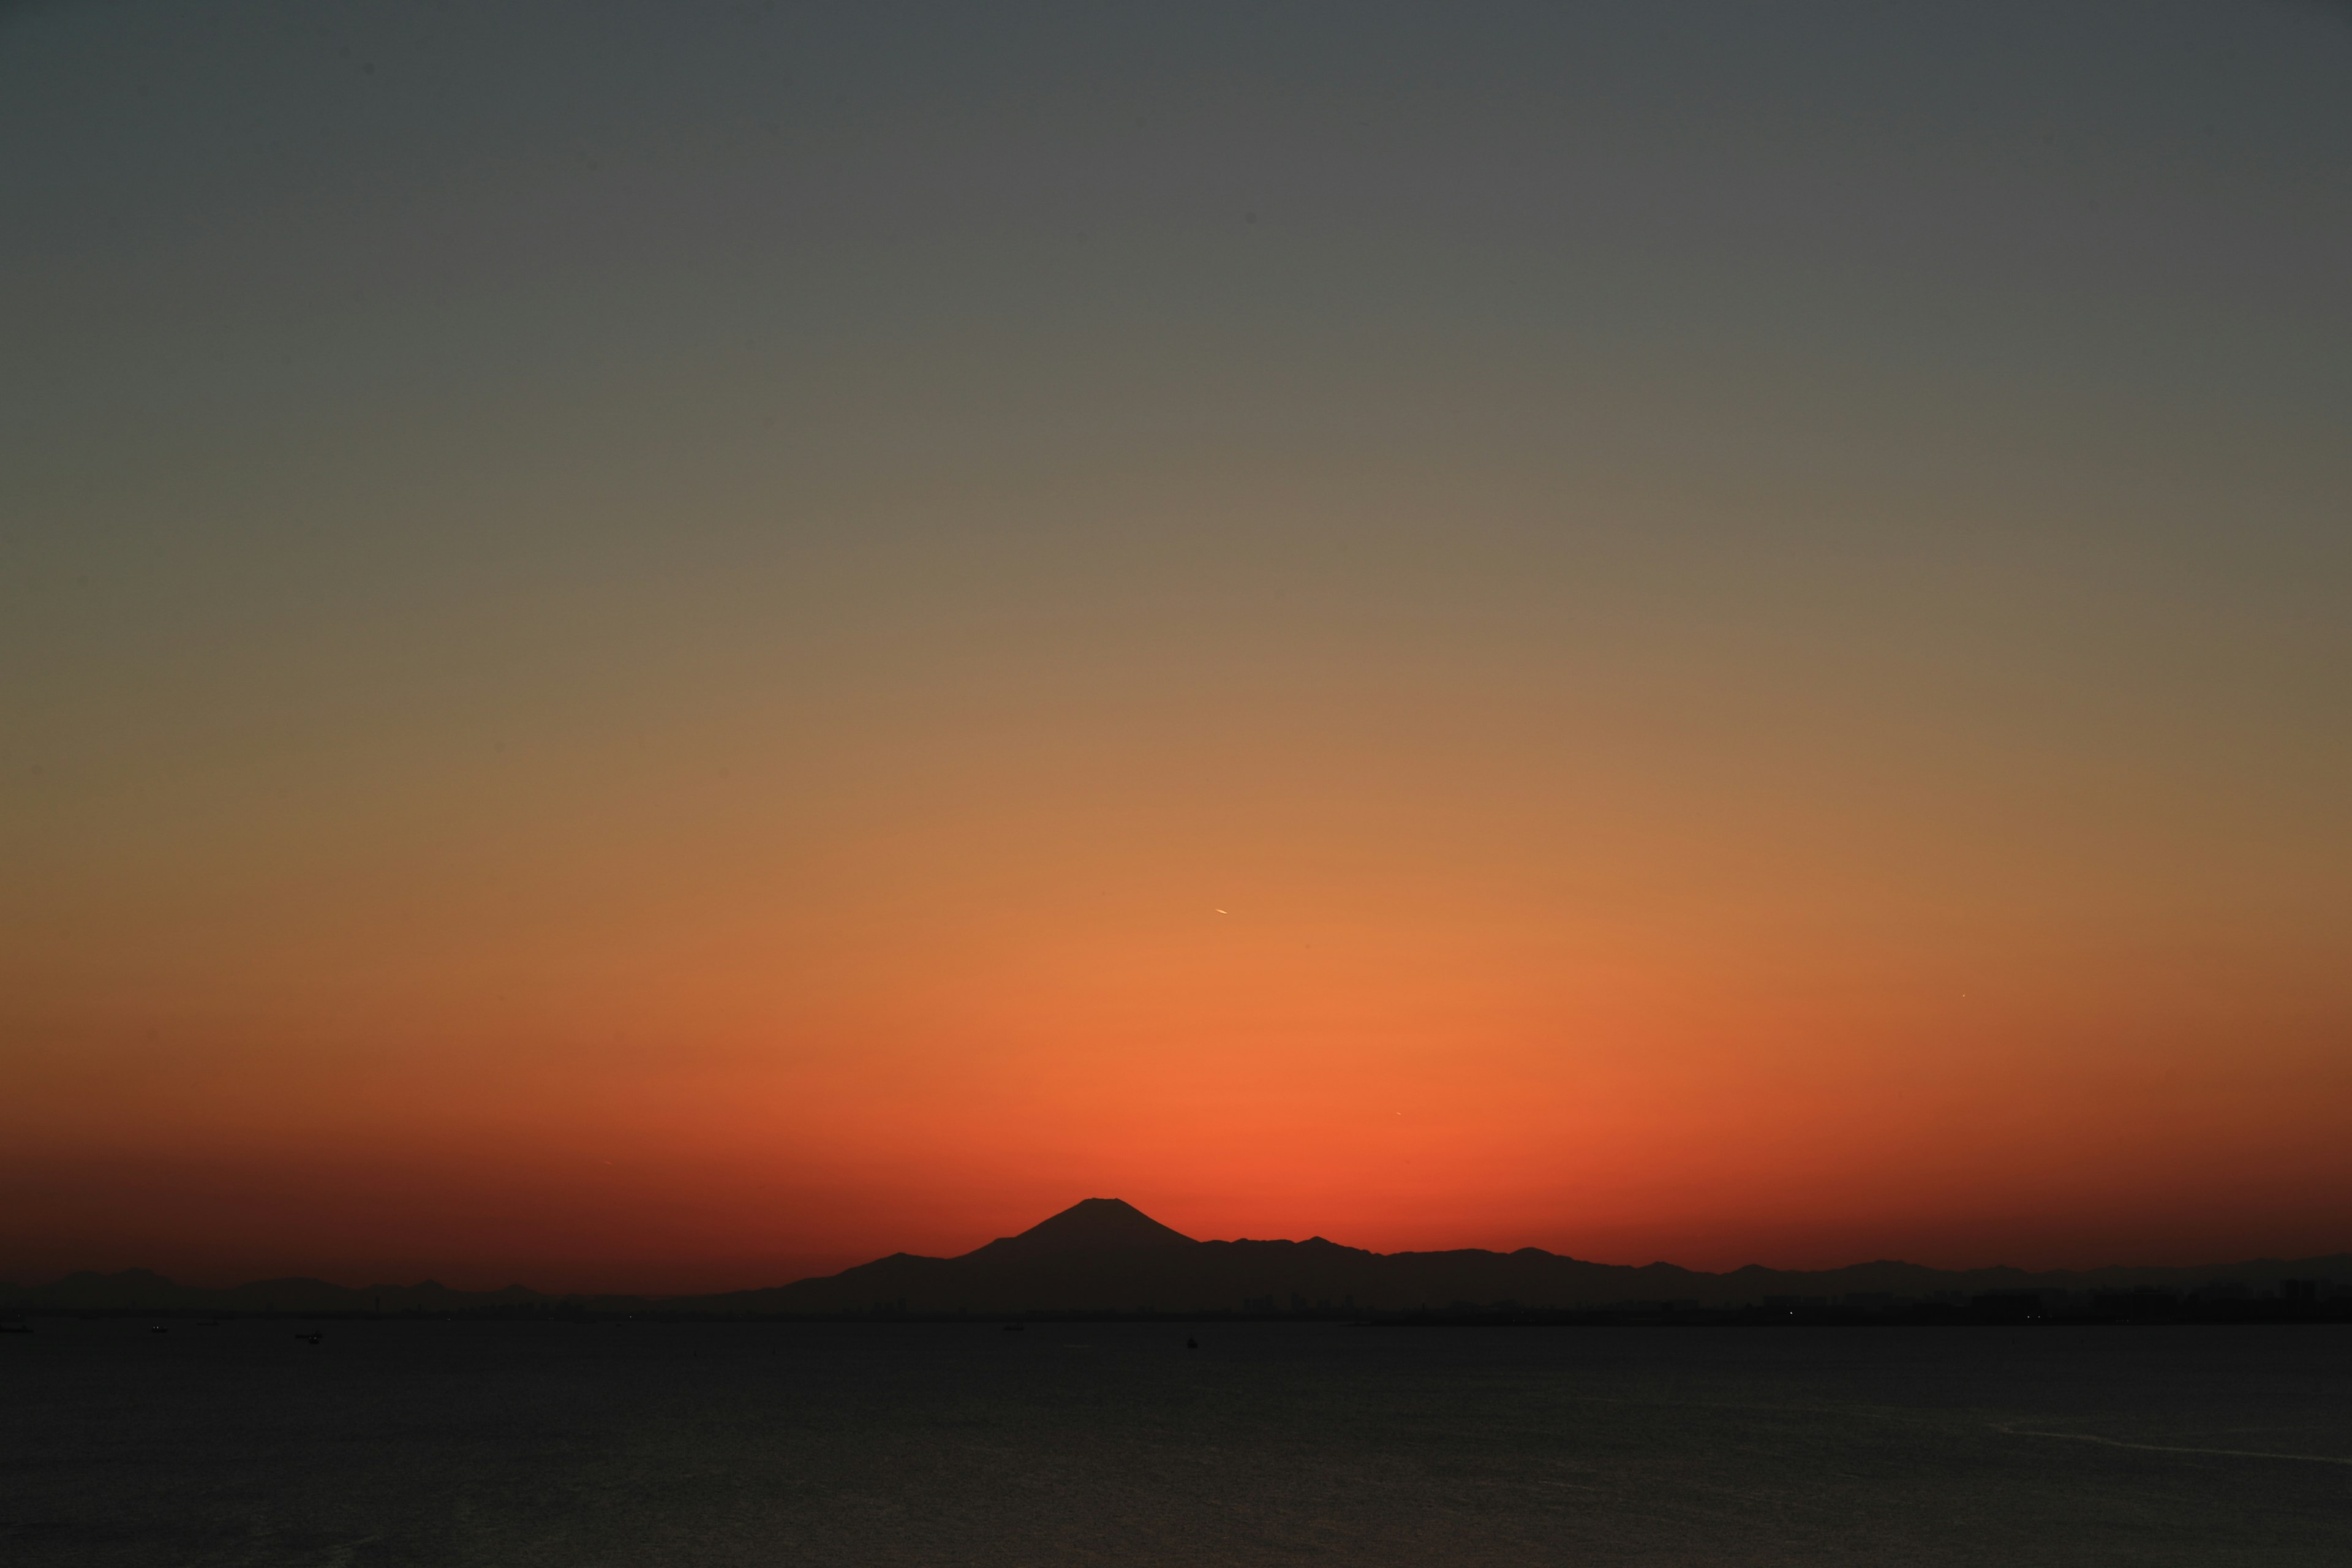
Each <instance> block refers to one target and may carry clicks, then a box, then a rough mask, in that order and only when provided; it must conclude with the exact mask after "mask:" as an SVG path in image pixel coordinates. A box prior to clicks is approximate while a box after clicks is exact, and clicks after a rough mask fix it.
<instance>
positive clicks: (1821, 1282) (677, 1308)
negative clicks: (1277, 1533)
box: [0, 1198, 2352, 1316]
mask: <svg viewBox="0 0 2352 1568" xmlns="http://www.w3.org/2000/svg"><path fill="white" fill-rule="evenodd" d="M2287 1279H2297V1280H2305V1281H2310V1280H2320V1281H2325V1280H2328V1279H2334V1280H2337V1281H2344V1280H2347V1279H2352V1255H2338V1256H2335V1257H2330V1258H2303V1259H2299V1260H2294V1261H2281V1260H2279V1259H2275V1258H2263V1259H2258V1260H2254V1261H2251V1262H2246V1263H2238V1264H2230V1265H2211V1266H2207V1267H2203V1268H2094V1269H2084V1270H2072V1271H2054V1272H2049V1273H2028V1272H2026V1271H2024V1270H2022V1269H2017V1268H1974V1269H1966V1270H1948V1269H1938V1268H1925V1267H1923V1266H1921V1265H1919V1264H1916V1263H1899V1262H1893V1261H1881V1262H1876V1263H1860V1264H1854V1265H1853V1266H1851V1267H1848V1268H1832V1269H1822V1270H1791V1269H1777V1268H1759V1267H1756V1266H1754V1265H1749V1266H1748V1267H1747V1268H1737V1269H1733V1270H1731V1271H1730V1272H1729V1273H1725V1274H1708V1273H1704V1272H1701V1271H1698V1270H1696V1269H1689V1268H1678V1267H1676V1266H1675V1265H1674V1264H1671V1263H1651V1264H1644V1265H1641V1266H1639V1267H1634V1266H1630V1265H1626V1264H1618V1263H1592V1262H1588V1261H1586V1260H1584V1259H1582V1258H1569V1257H1564V1256H1561V1255H1559V1254H1558V1253H1552V1252H1546V1251H1544V1250H1543V1249H1542V1248H1540V1247H1521V1248H1519V1249H1518V1250H1517V1251H1516V1252H1489V1251H1486V1250H1484V1249H1482V1248H1475V1247H1465V1248H1459V1249H1455V1250H1452V1251H1445V1252H1391V1253H1379V1252H1369V1251H1366V1250H1364V1249H1363V1248H1361V1247H1342V1246H1340V1245H1339V1244H1338V1243H1336V1242H1331V1241H1327V1240H1325V1239H1324V1238H1323V1237H1319V1236H1318V1237H1308V1238H1307V1239H1306V1240H1305V1241H1255V1240H1249V1239H1243V1240H1239V1241H1199V1240H1195V1239H1194V1238H1192V1237H1189V1236H1186V1235H1184V1234H1183V1233H1182V1232H1181V1231H1177V1230H1172V1229H1171V1228H1170V1227H1169V1226H1164V1225H1162V1224H1160V1222H1159V1221H1158V1220H1155V1219H1153V1218H1152V1217H1151V1216H1150V1215H1146V1214H1144V1213H1143V1212H1142V1211H1141V1210H1139V1209H1138V1208H1136V1207H1135V1206H1134V1205H1130V1204H1128V1203H1124V1202H1121V1201H1120V1200H1119V1199H1118V1198H1087V1199H1085V1200H1083V1201H1081V1202H1079V1203H1076V1204H1074V1205H1071V1206H1070V1207H1068V1208H1066V1209H1064V1210H1063V1211H1062V1212H1060V1213H1059V1214H1056V1215H1052V1216H1051V1217H1050V1218H1047V1219H1045V1220H1044V1221H1042V1222H1041V1223H1039V1224H1037V1225H1034V1226H1030V1227H1029V1228H1028V1229H1027V1230H1024V1231H1022V1232H1020V1233H1019V1234H1017V1235H1013V1236H1007V1237H998V1238H997V1239H996V1240H994V1241H992V1242H989V1243H988V1244H986V1245H985V1246H982V1247H975V1248H974V1249H972V1250H971V1251H970V1252H967V1253H964V1254H962V1255H961V1256H959V1257H954V1258H922V1257H917V1256H915V1255H914V1254H911V1253H905V1252H898V1253H893V1254H891V1255H890V1256H889V1257H887V1258H876V1259H875V1260H874V1261H873V1262H871V1263H861V1264H859V1265H858V1266H856V1268H845V1269H844V1270H842V1271H841V1272H840V1273H838V1274H831V1275H826V1276H824V1277H822V1278H819V1279H801V1280H796V1281H794V1282H793V1283H792V1284H789V1285H780V1286H775V1287H772V1288H769V1289H754V1290H735V1291H729V1292H726V1293H723V1294H719V1295H710V1296H694V1297H672V1298H670V1299H668V1300H661V1301H657V1302H656V1301H654V1300H646V1299H645V1298H640V1297H629V1296H593V1297H583V1296H566V1297H554V1296H547V1295H542V1294H541V1293H540V1292H538V1291H535V1290H530V1289H524V1288H523V1287H521V1286H520V1285H510V1286H508V1287H507V1288H506V1289H503V1290H495V1291H492V1290H457V1289H450V1288H448V1287H446V1286H444V1285H441V1284H439V1283H437V1282H436V1281H434V1280H430V1279H428V1280H425V1281H423V1282H421V1283H419V1284H415V1285H404V1286H402V1285H372V1286H367V1287H364V1288H362V1289H350V1288H347V1287H344V1286H340V1285H332V1284H329V1283H327V1282H326V1281H324V1280H319V1279H268V1280H260V1281H257V1282H255V1283H253V1284H248V1285H239V1286H236V1287H233V1288H231V1289H222V1290H215V1289H203V1288H200V1287H195V1286H187V1285H178V1284H174V1283H173V1281H171V1280H169V1279H164V1278H163V1276H161V1275H159V1274H155V1273H152V1272H150V1271H148V1270H146V1269H139V1268H132V1269H125V1270H123V1271H121V1273H117V1274H95V1273H87V1272H85V1273H80V1274H74V1275H68V1277H66V1278H65V1279H60V1280H58V1281H57V1282H55V1283H54V1284H51V1285H46V1286H36V1287H31V1288H26V1287H23V1286H16V1285H9V1284H5V1283H0V1309H5V1310H26V1309H35V1310H127V1309H136V1310H226V1311H268V1310H276V1311H280V1312H284V1311H299V1312H310V1311H356V1312H365V1311H372V1310H381V1311H390V1312H403V1311H424V1312H453V1311H522V1312H530V1311H542V1310H556V1309H567V1310H568V1309H582V1310H591V1311H642V1310H656V1309H657V1310H661V1311H664V1312H732V1313H763V1314H764V1313H775V1314H789V1315H803V1316H832V1315H839V1314H845V1313H854V1314H861V1315H862V1314H874V1313H881V1314H886V1315H887V1314H895V1313H906V1314H926V1313H933V1314H936V1313H973V1314H981V1315H994V1314H1000V1313H1004V1314H1010V1313H1019V1312H1032V1311H1065V1312H1122V1313H1124V1312H1136V1311H1146V1312H1152V1311H1157V1312H1195V1311H1208V1312H1236V1311H1238V1312H1255V1313H1287V1312H1298V1311H1332V1312H1349V1311H1356V1312H1367V1311H1380V1312H1398V1311H1403V1312H1412V1311H1416V1310H1431V1311H1435V1312H1441V1313H1442V1312H1448V1311H1458V1310H1464V1309H1469V1308H1487V1309H1491V1308H1495V1307H1498V1306H1507V1307H1515V1308H1520V1309H1529V1310H1549V1309H1556V1308H1579V1307H1614V1306H1621V1305H1624V1304H1628V1303H1665V1302H1683V1303H1689V1304H1693V1305H1696V1306H1702V1307H1745V1306H1750V1305H1756V1304H1759V1303H1766V1302H1769V1301H1771V1300H1774V1299H1776V1298H1786V1299H1789V1300H1796V1301H1806V1302H1837V1301H1840V1300H1845V1299H1847V1298H1864V1299H1874V1300H1888V1299H1906V1298H1930V1297H1938V1296H1940V1297H1942V1298H1944V1299H1946V1300H1967V1299H1968V1298H1969V1297H1970V1296H1972V1295H1978V1294H1988V1293H1998V1292H2004V1291H2006V1292H2021V1291H2066V1292H2086V1291H2087V1292H2096V1291H2117V1290H2120V1291H2130V1290H2135V1289H2157V1290H2183V1289H2198V1288H2200V1287H2204V1286H2208V1285H2211V1284H2214V1283H2217V1282H2221V1281H2232V1282H2236V1283H2238V1284H2241V1285H2242V1286H2244V1287H2246V1288H2247V1289H2250V1290H2252V1291H2256V1292H2263V1293H2269V1292H2274V1291H2277V1290H2278V1289H2280V1287H2281V1282H2282V1281H2284V1280H2287Z"/></svg>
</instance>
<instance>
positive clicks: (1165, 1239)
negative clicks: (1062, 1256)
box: [981, 1198, 1200, 1252]
mask: <svg viewBox="0 0 2352 1568" xmlns="http://www.w3.org/2000/svg"><path fill="white" fill-rule="evenodd" d="M1199 1245H1200V1243H1199V1242H1196V1241H1194V1240H1193V1239H1192V1237H1189V1236H1186V1235H1185V1234H1184V1233H1183V1232H1181V1231H1177V1230H1171V1229H1169V1228H1168V1227H1167V1226H1164V1225H1161V1224H1160V1222H1159V1221H1158V1220H1156V1219H1153V1218H1152V1217H1151V1216H1150V1215H1148V1214H1145V1213H1144V1212H1143V1211H1142V1210H1141V1209H1139V1208H1137V1207H1136V1206H1135V1205H1133V1204H1129V1203H1126V1202H1123V1201H1121V1200H1120V1199H1118V1198H1085V1199H1082V1200H1080V1201H1079V1202H1077V1203H1075V1204H1072V1205H1070V1206H1069V1207H1068V1208H1066V1209H1064V1210H1063V1211H1062V1212H1061V1213H1060V1214H1057V1215H1054V1217H1053V1218H1051V1219H1048V1220H1045V1221H1042V1222H1040V1223H1039V1224H1036V1225H1033V1226H1030V1227H1029V1228H1028V1229H1027V1230H1024V1231H1023V1232H1022V1233H1021V1234H1020V1235H1018V1236H1008V1237H1002V1238H1001V1239H999V1240H996V1241H992V1242H990V1243H989V1244H988V1245H987V1246H986V1247H982V1248H981V1250H982V1252H999V1251H1002V1252H1076V1251H1090V1250H1094V1249H1097V1248H1103V1247H1116V1248H1118V1249H1120V1250H1128V1249H1131V1248H1135V1247H1198V1246H1199Z"/></svg>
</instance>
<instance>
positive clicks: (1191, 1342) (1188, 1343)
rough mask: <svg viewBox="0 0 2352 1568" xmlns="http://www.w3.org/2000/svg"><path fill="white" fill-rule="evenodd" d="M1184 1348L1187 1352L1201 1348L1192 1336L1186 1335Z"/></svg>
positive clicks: (1199, 1343)
mask: <svg viewBox="0 0 2352 1568" xmlns="http://www.w3.org/2000/svg"><path fill="white" fill-rule="evenodd" d="M1184 1348H1185V1349H1186V1350H1188V1351H1196V1350H1199V1349H1200V1348H1201V1342H1200V1341H1198V1340H1196V1339H1194V1338H1193V1337H1192V1335H1190V1334H1186V1335H1185V1336H1184Z"/></svg>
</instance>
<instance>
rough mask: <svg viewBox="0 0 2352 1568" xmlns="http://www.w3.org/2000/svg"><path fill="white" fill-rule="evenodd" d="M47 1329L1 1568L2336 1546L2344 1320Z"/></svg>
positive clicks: (2192, 1559) (1697, 1559)
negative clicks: (1939, 1325)
mask: <svg viewBox="0 0 2352 1568" xmlns="http://www.w3.org/2000/svg"><path fill="white" fill-rule="evenodd" d="M315 1326H316V1327H317V1328H318V1329H319V1330H320V1332H321V1334H322V1335H323V1339H322V1341H321V1342H320V1344H318V1345H315V1346H313V1345H311V1344H309V1343H307V1342H302V1341H299V1340H297V1339H296V1338H295V1337H294V1332H293V1331H294V1329H295V1327H296V1325H294V1324H290V1323H283V1322H277V1323H260V1322H230V1323H227V1324H224V1325H223V1326H221V1327H219V1328H214V1329H199V1328H195V1327H193V1326H190V1325H186V1324H175V1325H174V1326H173V1329H172V1331H171V1332H169V1333H167V1334H151V1333H150V1332H148V1331H147V1325H146V1324H144V1323H133V1322H119V1321H109V1322H88V1323H84V1322H71V1321H38V1322H37V1332H35V1333H33V1334H30V1335H6V1336H0V1559H5V1562H6V1563H9V1564H11V1565H12V1568H44V1565H47V1564H54V1563H77V1564H79V1563H139V1564H148V1563H159V1564H175V1565H176V1564H224V1565H226V1564H257V1565H258V1564H270V1565H276V1564H282V1563H283V1564H290V1563H305V1564H321V1565H324V1564H350V1565H354V1568H366V1565H373V1564H392V1563H436V1564H438V1563H456V1564H477V1563H478V1564H500V1565H504V1564H532V1563H546V1564H565V1565H571V1564H604V1563H613V1564H619V1563H693V1564H727V1563H1292V1562H1315V1561H1322V1562H1333V1563H1594V1564H1610V1563H1676V1564H1684V1563H1792V1564H1793V1563H1806V1564H1814V1563H1872V1564H1888V1563H2065V1564H2068V1565H2070V1568H2082V1565H2084V1564H2097V1563H2131V1564H2165V1563H2181V1564H2191V1563H2194V1564H2212V1563H2263V1564H2270V1565H2277V1564H2290V1563H2313V1564H2323V1563H2324V1564H2329V1565H2331V1568H2343V1565H2345V1564H2352V1331H2347V1330H2345V1329H2341V1328H2296V1329H2211V1328H2179V1329H2145V1330H2141V1329H2106V1330H2099V1329H2091V1330H2063V1329H2058V1330H2051V1329H2018V1330H1994V1329H1969V1330H1854V1329H1803V1330H1771V1329H1760V1330H1745V1329H1704V1330H1614V1331H1557V1330H1531V1329H1503V1330H1496V1329H1438V1330H1402V1329H1357V1328H1345V1327H1339V1326H1336V1325H1321V1324H1312V1325H1309V1324H1300V1325H1286V1324H1252V1325H1234V1326H1216V1325H1211V1326H1207V1327H1198V1328H1194V1329H1192V1330H1190V1331H1191V1332H1192V1333H1193V1334H1194V1335H1196V1336H1197V1337H1198V1338H1199V1339H1200V1341H1201V1348H1200V1349H1199V1350H1198V1351H1193V1352H1187V1351H1186V1350H1185V1349H1184V1339H1185V1335H1186V1333H1187V1329H1185V1328H1184V1327H1182V1326H1172V1327H1171V1326H1158V1325H1099V1324H1084V1325H1077V1326H1069V1327H1055V1326H1052V1325H1032V1326H1031V1327H1030V1328H1029V1329H1028V1330H1026V1331H1024V1332H1021V1333H1006V1332H1003V1331H1001V1330H1000V1329H998V1328H997V1327H996V1326H995V1325H993V1324H989V1325H982V1326H972V1327H964V1326H941V1325H915V1324H908V1325H898V1326H888V1325H876V1326H872V1327H859V1326H842V1325H821V1326H807V1325H793V1326H784V1325H776V1324H754V1323H712V1324H656V1323H604V1324H595V1323H586V1324H539V1325H520V1324H496V1323H452V1322H423V1321H408V1322H375V1323H333V1322H328V1323H321V1324H318V1325H315Z"/></svg>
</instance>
